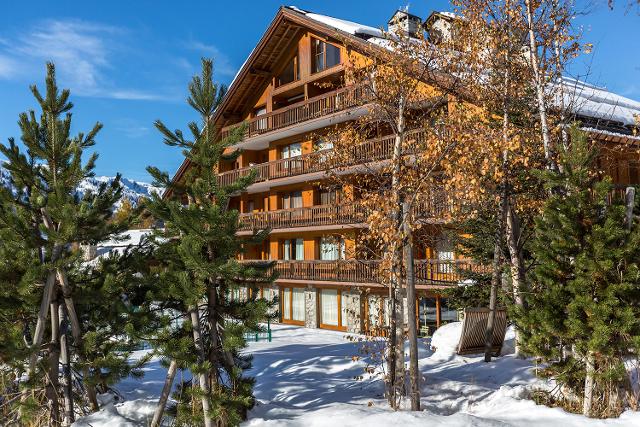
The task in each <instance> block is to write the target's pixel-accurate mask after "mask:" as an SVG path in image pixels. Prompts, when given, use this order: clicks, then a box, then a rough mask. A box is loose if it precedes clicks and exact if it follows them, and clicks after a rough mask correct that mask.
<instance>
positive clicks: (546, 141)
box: [525, 0, 552, 166]
mask: <svg viewBox="0 0 640 427" xmlns="http://www.w3.org/2000/svg"><path fill="white" fill-rule="evenodd" d="M525 5H526V9H527V27H528V31H529V61H530V62H531V64H530V65H531V70H532V71H533V80H534V81H533V83H534V85H535V88H536V100H537V101H538V113H539V114H540V130H541V132H542V144H543V147H544V158H545V159H546V160H547V162H548V166H552V164H551V161H552V159H551V148H550V140H551V138H550V135H549V124H548V117H547V100H546V99H545V97H544V96H545V95H544V90H545V87H544V84H545V83H544V79H543V75H542V73H541V71H540V68H539V67H540V65H539V63H538V44H537V42H536V35H535V31H534V29H533V25H534V23H533V10H532V6H531V0H525Z"/></svg>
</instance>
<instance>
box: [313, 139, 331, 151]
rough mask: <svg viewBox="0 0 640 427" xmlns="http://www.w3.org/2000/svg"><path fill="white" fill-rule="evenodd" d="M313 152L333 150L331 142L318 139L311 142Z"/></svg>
mask: <svg viewBox="0 0 640 427" xmlns="http://www.w3.org/2000/svg"><path fill="white" fill-rule="evenodd" d="M313 147H314V149H315V151H322V150H330V149H332V148H333V142H331V141H327V140H325V139H322V138H319V139H317V140H315V141H314V142H313Z"/></svg>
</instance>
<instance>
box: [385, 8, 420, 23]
mask: <svg viewBox="0 0 640 427" xmlns="http://www.w3.org/2000/svg"><path fill="white" fill-rule="evenodd" d="M404 17H407V18H410V19H416V20H418V21H422V18H420V17H419V16H418V15H414V14H413V13H409V12H408V11H406V10H402V9H397V10H396V11H395V13H394V14H393V16H392V17H391V18H389V21H388V22H387V24H393V23H394V21H395V20H397V19H401V18H404Z"/></svg>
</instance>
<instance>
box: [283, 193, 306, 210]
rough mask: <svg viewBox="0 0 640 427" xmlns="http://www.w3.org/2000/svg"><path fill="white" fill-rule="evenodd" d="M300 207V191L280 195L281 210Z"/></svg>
mask: <svg viewBox="0 0 640 427" xmlns="http://www.w3.org/2000/svg"><path fill="white" fill-rule="evenodd" d="M301 207H302V191H292V192H291V193H285V194H283V195H282V209H293V208H301Z"/></svg>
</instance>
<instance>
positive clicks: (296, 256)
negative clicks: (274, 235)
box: [282, 239, 304, 261]
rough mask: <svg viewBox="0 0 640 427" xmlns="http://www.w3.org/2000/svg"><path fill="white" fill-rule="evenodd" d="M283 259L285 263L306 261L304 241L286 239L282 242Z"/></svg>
mask: <svg viewBox="0 0 640 427" xmlns="http://www.w3.org/2000/svg"><path fill="white" fill-rule="evenodd" d="M282 259H283V260H285V261H291V260H295V261H302V260H304V240H303V239H286V240H283V241H282Z"/></svg>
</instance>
